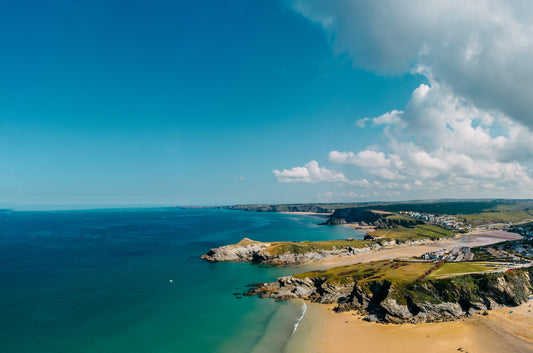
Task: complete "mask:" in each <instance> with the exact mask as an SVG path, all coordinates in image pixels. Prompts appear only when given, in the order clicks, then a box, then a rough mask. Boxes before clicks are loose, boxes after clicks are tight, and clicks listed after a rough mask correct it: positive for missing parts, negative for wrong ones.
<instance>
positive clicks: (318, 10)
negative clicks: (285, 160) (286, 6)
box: [284, 0, 533, 198]
mask: <svg viewBox="0 0 533 353" xmlns="http://www.w3.org/2000/svg"><path fill="white" fill-rule="evenodd" d="M292 7H293V8H294V9H295V10H296V11H297V12H299V13H301V14H302V15H303V16H305V17H307V18H309V19H310V20H312V21H315V22H318V23H320V24H321V25H322V26H323V28H324V29H325V30H326V31H327V32H328V33H329V34H330V39H331V41H332V43H333V45H334V50H335V51H336V52H337V53H347V54H348V55H349V56H350V57H351V59H352V62H353V64H354V65H355V66H357V67H360V68H364V69H367V70H373V71H375V72H377V73H378V74H383V73H385V74H389V73H395V74H402V73H412V74H415V75H422V76H424V77H425V79H426V81H427V82H426V83H424V84H421V85H419V86H418V87H417V88H416V89H414V90H413V92H412V94H411V97H410V99H409V101H408V102H407V103H406V105H405V107H403V109H401V110H400V109H395V110H391V111H388V112H385V113H384V114H382V115H380V116H377V117H374V118H370V117H365V118H363V119H359V120H357V121H356V123H355V124H356V126H358V127H359V128H364V127H365V126H368V125H369V124H370V123H371V124H372V125H373V126H374V127H380V128H381V129H382V131H383V136H384V137H385V139H386V143H384V144H375V145H373V146H372V147H367V148H365V149H362V150H359V151H357V150H356V151H353V152H350V151H344V152H341V151H336V150H334V151H331V152H330V153H329V154H328V160H329V161H330V162H332V163H337V164H340V165H343V166H344V168H346V172H348V170H349V168H351V171H354V170H359V171H360V172H361V171H362V172H363V174H366V175H367V176H366V175H365V179H360V180H358V181H357V182H355V181H352V182H349V181H347V182H345V183H344V184H343V185H344V186H343V187H345V188H354V189H365V190H367V192H368V193H369V195H373V197H379V196H381V195H388V196H389V197H391V198H393V197H396V196H397V195H402V193H404V195H421V196H422V197H428V196H438V197H530V195H531V194H532V193H533V182H532V180H531V177H530V175H531V169H530V168H531V167H532V164H533V133H532V132H531V128H533V90H532V89H531V82H533V65H531V62H533V2H531V1H528V0H527V1H526V0H517V1H505V0H489V1H476V0H474V1H468V2H465V1H459V0H450V1H436V0H435V1H432V0H430V1H427V0H409V1H407V2H399V1H395V0H382V1H377V2H376V1H351V0H331V1H321V0H293V1H292ZM397 108H401V107H397ZM528 127H529V128H528ZM353 166H355V167H358V168H354V167H353ZM294 169H296V168H293V170H294ZM291 171H292V170H291ZM284 172H285V171H284ZM336 173H340V172H336ZM342 175H343V177H344V174H342ZM345 178H346V177H345ZM346 180H348V178H346ZM363 180H364V181H365V182H363ZM347 192H355V193H356V194H360V191H359V190H354V191H351V190H350V191H347ZM398 193H399V194H398ZM405 193H406V194H405ZM335 195H337V196H339V197H340V195H341V194H339V193H337V194H335ZM408 197H410V196H408Z"/></svg>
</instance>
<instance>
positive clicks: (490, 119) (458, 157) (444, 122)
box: [328, 76, 533, 196]
mask: <svg viewBox="0 0 533 353" xmlns="http://www.w3.org/2000/svg"><path fill="white" fill-rule="evenodd" d="M428 78H429V84H422V85H420V86H419V87H418V88H416V89H415V90H414V91H413V93H412V96H411V99H410V100H409V102H408V103H407V104H406V106H405V109H404V111H402V113H401V114H399V113H394V114H395V115H396V116H398V119H401V122H398V121H396V120H391V119H388V122H387V123H384V125H385V127H384V129H383V133H384V135H385V136H386V140H387V141H388V143H387V144H386V145H383V146H380V147H381V148H382V149H383V150H384V151H382V150H374V149H365V150H362V151H359V152H357V153H353V152H339V151H331V152H330V153H329V155H328V159H329V161H330V162H333V163H338V164H347V165H355V166H357V167H359V168H360V169H361V170H363V171H364V172H366V173H368V174H371V175H375V176H377V177H378V178H377V179H376V181H375V182H374V185H373V186H374V187H378V188H379V187H381V189H389V190H390V189H397V190H401V189H403V190H405V191H412V190H421V191H423V192H424V193H425V194H426V195H427V194H428V193H438V192H440V195H441V196H445V195H444V194H443V193H445V192H446V190H450V189H453V190H462V192H470V193H475V192H476V191H480V190H489V189H490V190H492V191H498V192H500V191H501V192H504V191H505V190H506V188H507V187H508V186H511V187H512V188H515V189H516V188H520V189H522V190H529V191H531V190H532V187H533V184H532V181H531V179H530V177H529V172H530V171H529V168H528V167H527V166H528V165H529V164H530V159H531V157H532V156H533V143H532V142H533V134H532V133H531V132H530V131H529V130H528V129H527V128H525V127H524V126H523V125H522V124H521V123H519V122H516V121H514V120H512V119H510V118H509V117H508V116H506V115H504V114H503V113H500V112H497V111H492V110H485V109H481V108H478V107H476V106H475V105H474V104H473V103H472V102H471V101H469V100H467V99H465V98H463V97H460V96H457V95H456V94H455V93H454V92H453V91H452V90H451V88H450V87H448V86H445V85H443V84H439V83H438V82H436V81H434V80H433V79H432V78H431V76H428ZM395 112H398V111H395ZM391 114H392V112H391ZM382 116H383V115H382ZM371 120H372V119H371ZM380 179H381V180H383V181H384V182H385V181H387V180H388V181H389V182H388V183H380V181H379V180H380ZM392 180H394V181H396V182H398V181H402V182H403V184H395V183H391V182H390V181H392ZM383 185H389V187H387V188H383ZM498 195H501V193H500V194H498ZM469 196H474V194H472V195H469ZM503 196H504V195H503ZM515 196H517V195H515Z"/></svg>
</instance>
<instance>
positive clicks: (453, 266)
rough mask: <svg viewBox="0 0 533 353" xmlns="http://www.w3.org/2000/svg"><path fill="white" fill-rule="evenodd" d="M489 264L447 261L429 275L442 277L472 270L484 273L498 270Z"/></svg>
mask: <svg viewBox="0 0 533 353" xmlns="http://www.w3.org/2000/svg"><path fill="white" fill-rule="evenodd" d="M488 265H489V264H487V263H483V262H480V263H478V262H447V263H445V264H444V265H442V267H441V268H439V269H437V270H435V271H434V272H432V273H431V274H430V275H429V276H428V277H440V276H446V275H454V274H458V273H470V272H476V273H482V272H486V271H494V270H496V268H494V267H489V266H488Z"/></svg>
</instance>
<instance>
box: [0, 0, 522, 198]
mask: <svg viewBox="0 0 533 353" xmlns="http://www.w3.org/2000/svg"><path fill="white" fill-rule="evenodd" d="M336 3H339V4H336ZM342 3H343V2H342V1H333V2H332V5H331V8H329V7H328V6H326V8H323V6H322V5H321V4H320V3H316V2H313V1H309V2H305V1H303V2H298V1H295V2H286V1H271V2H255V1H254V2H251V1H232V2H221V1H177V2H155V1H90V2H68V1H58V0H52V1H49V2H46V3H43V2H40V1H24V2H21V1H4V2H2V4H1V5H0V43H1V44H2V55H1V56H0V70H1V78H2V79H1V84H0V167H1V169H2V173H1V174H0V205H6V206H12V205H17V206H19V207H23V206H24V205H26V206H27V205H52V206H53V205H128V204H132V205H142V204H170V205H172V204H180V205H181V204H195V205H198V204H228V203H254V202H269V203H277V202H305V201H326V202H333V201H366V200H382V199H400V198H402V199H405V198H408V199H409V198H429V197H438V196H442V197H446V196H449V195H450V193H449V192H446V189H445V188H443V187H442V185H443V183H444V185H445V184H446V182H447V181H448V180H451V179H450V178H452V177H453V178H457V177H458V176H457V173H458V171H457V170H459V169H458V168H459V167H460V166H459V167H458V166H457V165H456V164H454V163H452V162H449V161H448V159H447V158H448V157H447V156H444V155H442V154H440V155H438V154H435V153H438V150H439V148H441V149H442V148H444V149H446V148H447V147H446V146H444V145H443V146H440V145H438V146H433V147H435V148H433V149H427V148H419V149H411V150H409V151H410V152H409V153H411V154H406V156H407V155H408V156H410V157H409V158H411V159H413V158H414V157H413V156H416V155H417V153H418V156H421V154H420V153H419V152H424V153H426V154H428V156H427V157H428V158H429V157H431V158H432V159H428V160H427V161H429V162H428V163H429V164H428V163H426V164H421V165H420V166H418V167H420V168H429V169H428V173H426V174H427V176H424V177H418V176H417V175H413V174H412V173H411V174H410V173H407V172H406V171H405V170H406V168H405V165H406V164H407V163H408V162H409V161H411V159H409V158H408V157H405V156H404V155H402V153H401V152H399V151H398V150H397V149H395V148H396V147H395V146H393V145H391V140H394V139H395V138H397V137H398V136H404V135H405V136H404V137H402V139H400V138H399V137H398V141H397V144H403V146H411V145H413V144H414V145H415V146H416V147H420V146H423V144H424V143H423V142H420V141H416V136H418V132H417V133H416V134H414V135H413V133H412V131H411V134H408V133H406V130H407V132H409V131H408V130H409V127H410V126H414V123H413V121H414V120H416V119H417V117H418V119H422V120H424V118H423V117H419V115H420V114H423V112H422V113H420V110H423V109H422V108H420V107H418V106H417V103H416V101H413V97H414V95H415V93H413V92H414V91H415V90H416V89H419V88H420V87H423V86H425V87H429V88H430V94H434V95H436V96H438V97H440V98H442V97H443V96H445V95H446V94H448V95H452V98H450V99H451V100H452V101H453V97H456V96H460V97H465V100H467V101H468V102H472V105H473V106H474V107H475V108H476V109H478V108H479V109H485V110H483V111H481V112H480V111H475V112H474V113H472V111H473V110H472V109H473V108H471V107H467V108H468V109H470V110H469V112H470V113H472V114H474V116H472V117H471V118H467V120H468V119H470V120H469V121H471V123H470V126H471V127H473V128H474V130H475V128H476V127H478V126H479V127H480V128H482V129H485V130H483V131H482V132H485V133H487V134H488V136H490V138H492V139H494V138H497V137H498V136H499V135H498V131H500V130H501V129H500V130H496V128H493V127H495V126H500V125H497V124H495V123H492V122H491V123H490V124H489V125H486V124H485V125H483V124H481V125H480V121H481V120H482V117H483V116H485V115H484V114H485V112H488V113H487V114H489V113H492V112H494V111H497V112H499V111H502V112H503V113H502V114H506V115H505V117H506V119H510V121H511V122H512V124H520V128H521V130H520V129H519V130H520V131H525V132H524V133H529V130H528V128H527V127H525V126H527V121H525V120H524V119H521V118H520V117H518V118H516V119H515V118H514V117H513V115H512V114H511V113H510V110H506V107H503V106H501V107H484V106H479V103H478V102H480V101H481V98H483V97H481V98H480V99H478V100H476V97H475V96H472V95H468V94H467V93H468V87H467V88H464V87H458V88H456V86H454V85H453V82H452V80H451V79H448V78H447V77H446V75H444V74H442V73H440V72H438V70H437V69H435V68H439V66H438V65H437V64H435V66H434V67H435V68H433V67H432V66H431V64H432V63H433V62H432V61H429V60H427V62H417V60H416V58H415V59H413V58H410V57H407V59H406V58H405V57H403V56H401V54H402V53H392V54H393V55H397V56H398V57H399V58H400V59H401V60H403V61H406V62H407V64H406V65H407V66H406V67H402V65H400V64H398V65H396V63H395V64H394V65H392V64H390V63H387V62H384V61H383V60H377V58H378V55H383V56H384V55H389V53H387V51H386V50H385V49H386V48H388V47H387V46H389V47H390V43H385V42H384V43H383V44H382V45H383V47H382V48H373V47H372V46H371V45H370V44H369V43H371V42H372V41H376V38H381V37H382V36H377V35H373V34H372V33H371V30H369V32H368V33H366V32H365V31H366V30H363V32H361V31H359V32H358V31H356V30H354V31H353V32H351V31H352V29H351V28H349V26H346V25H342V23H343V22H342V21H346V22H347V23H350V22H349V21H350V17H349V15H350V13H351V11H355V10H357V11H356V13H355V14H356V15H360V14H361V13H364V11H367V12H369V13H370V12H371V11H374V10H373V9H355V10H354V9H350V6H349V5H346V4H344V8H346V10H347V11H342V10H343V4H342ZM337 5H338V6H339V7H336V6H337ZM344 12H346V13H344ZM326 14H327V15H328V16H329V17H328V16H325V15H326ZM343 16H346V18H344V17H343ZM328 18H329V19H331V18H334V19H336V20H335V21H333V22H328V21H329V20H328ZM332 23H333V25H332ZM361 33H363V35H361ZM353 40H355V41H356V42H355V44H350V43H351V41H353ZM358 41H362V42H363V44H364V43H366V44H364V45H363V44H361V43H359V42H358ZM378 42H379V40H378ZM396 44H397V45H402V43H401V42H400V43H396ZM369 46H370V47H369ZM384 48H385V49H384ZM413 50H414V49H413ZM417 50H418V49H417ZM363 52H364V55H362V53H363ZM359 55H361V58H360V57H359ZM372 55H373V56H372ZM376 62H378V63H381V64H380V65H381V66H376V65H377V64H375V63H376ZM369 63H374V64H369ZM428 63H429V64H428ZM424 65H425V66H424ZM428 65H429V66H428ZM423 66H424V67H426V71H424V70H422V69H420V68H421V67H423ZM432 69H433V70H432ZM427 70H430V73H428V71H427ZM441 71H444V70H441ZM439 75H440V76H439ZM443 75H444V77H441V76H443ZM475 79H476V78H473V79H472V80H475ZM450 82H451V83H450ZM421 85H423V86H421ZM465 90H466V91H465ZM465 92H466V93H465ZM424 97H427V96H424ZM435 99H437V98H435ZM466 105H467V104H465V106H466ZM517 106H519V104H517ZM410 107H411V108H410ZM412 107H414V108H412ZM424 107H426V106H425V105H424ZM424 107H423V108H424ZM426 108H427V107H426ZM430 108H431V107H430ZM461 108H463V107H461ZM500 108H501V109H500ZM410 109H411V111H414V112H413V113H411V114H410V115H409V111H410ZM417 109H418V110H417ZM443 109H444V108H443ZM458 109H459V108H457V107H455V108H454V113H453V114H457V115H460V116H463V115H464V114H467V113H464V112H462V111H458ZM465 109H466V108H465ZM498 109H499V110H498ZM394 110H396V111H398V112H400V113H399V115H398V114H397V118H398V119H399V120H398V119H397V120H394V119H393V120H394V121H393V122H392V123H391V122H390V121H388V122H386V123H380V121H381V122H382V121H383V120H384V119H385V118H382V119H381V120H371V119H372V118H376V117H379V116H382V115H383V114H385V113H387V112H391V111H394ZM432 112H433V110H432ZM445 113H446V112H444V113H443V114H445ZM470 113H468V114H470ZM417 114H418V115H417ZM426 114H427V109H426ZM461 114H463V115H461ZM468 114H467V115H468ZM433 115H435V114H433ZM392 116H395V117H396V115H395V114H392ZM412 116H414V117H412ZM364 118H369V119H366V120H364ZM389 120H390V119H389ZM485 120H487V121H488V120H490V119H489V118H485ZM398 121H399V122H400V123H398ZM455 122H456V123H457V126H464V119H463V120H460V121H458V122H457V121H455ZM446 124H447V126H448V127H450V126H452V125H453V124H454V122H453V121H452V122H446ZM450 124H451V125H450ZM418 125H420V124H418V123H417V126H418ZM453 126H455V125H453ZM505 126H507V125H505ZM514 126H515V125H513V127H514ZM522 127H523V128H522ZM491 128H492V130H491ZM394 129H396V130H397V131H396V130H395V131H393V130H394ZM508 129H511V128H508ZM452 130H453V129H452ZM454 131H455V130H454ZM509 131H510V130H509ZM509 131H507V132H505V131H504V133H506V134H507V135H509V134H510V132H509ZM391 134H393V135H394V138H391ZM413 136H415V137H413ZM428 136H429V140H432V139H433V138H432V134H431V133H430V134H429V135H428ZM527 136H529V135H527ZM426 137H427V136H426ZM506 137H507V136H506ZM447 138H448V139H449V137H447ZM453 138H455V137H453ZM457 138H459V137H457ZM427 140H428V138H426V142H427ZM437 140H438V139H436V140H435V141H437ZM439 141H440V140H439ZM439 141H437V142H435V143H434V141H430V142H431V143H432V144H433V145H435V144H438V143H442V142H439ZM409 144H411V145H409ZM513 146H514V145H513ZM481 147H482V146H481ZM448 150H449V148H448ZM332 151H337V152H338V153H342V155H335V154H332V153H333V152H332ZM365 151H367V152H365ZM368 151H370V152H373V154H372V153H370V152H368ZM435 151H437V152H435ZM361 152H364V153H363V154H362V155H361V154H360V153H361ZM448 152H450V153H451V152H453V153H456V154H457V153H458V151H455V150H453V151H452V150H449V151H448ZM459 152H461V151H459ZM349 153H352V157H353V158H351V157H350V155H349ZM365 153H366V154H365ZM369 153H370V154H369ZM495 153H496V152H495ZM502 153H503V152H502ZM530 155H531V154H530V153H529V152H528V151H526V156H525V157H524V158H523V159H524V161H522V160H513V159H509V158H507V160H504V157H502V160H497V161H496V163H502V165H501V166H499V165H498V166H497V168H500V169H501V170H505V171H507V173H508V174H509V175H511V174H512V175H514V176H516V175H518V174H519V173H520V172H522V174H523V175H522V174H520V175H518V176H516V177H517V178H521V177H523V176H524V175H525V177H528V173H529V169H528V163H529V160H530V159H529V158H530ZM365 156H366V157H370V160H367V159H365V160H363V159H364V158H363V157H365ZM395 156H397V157H395ZM424 157H425V156H422V157H421V158H424ZM350 158H351V159H350ZM454 158H457V157H454ZM415 159H416V158H415ZM419 159H420V158H419ZM434 160H440V161H445V162H446V161H448V162H446V163H448V164H446V165H442V166H441V165H437V164H435V161H434ZM310 161H316V163H318V165H319V168H325V169H320V170H319V173H321V174H320V175H325V176H319V177H318V178H315V177H309V178H301V177H300V174H299V173H300V172H301V171H302V170H300V169H293V168H305V167H304V166H305V165H307V163H309V162H310ZM394 161H396V162H394ZM398 161H399V162H398ZM489 161H492V159H491V158H489ZM513 163H514V165H515V167H516V168H515V169H516V170H515V169H513V170H510V171H509V170H508V169H509V168H511V167H509V166H510V165H512V164H513ZM516 164H518V165H519V167H517V166H516ZM393 165H394V166H395V167H394V168H396V169H394V168H393V167H392V166H393ZM415 167H416V166H415ZM384 168H386V169H387V170H386V171H384V170H382V169H384ZM402 168H403V169H402ZM431 168H433V169H431ZM520 168H522V169H520ZM463 169H464V168H463ZM435 170H437V171H439V173H440V174H439V175H438V176H434V174H435V173H433V172H434V171H435ZM461 170H462V169H461ZM273 171H277V172H278V173H277V174H276V172H273ZM443 171H444V172H443ZM305 172H306V171H304V173H305ZM330 172H331V173H333V174H331V173H330ZM422 172H423V171H421V172H420V173H422ZM328 173H330V174H328ZM432 173H433V174H432ZM465 173H466V174H465V175H464V177H471V178H475V177H476V176H475V175H473V174H472V173H470V174H468V173H467V172H465ZM513 173H514V174H513ZM517 173H518V174H517ZM341 174H342V177H337V178H336V179H335V178H333V179H332V178H330V177H328V175H337V176H339V175H341ZM417 174H418V173H417ZM422 174H423V173H422ZM452 174H453V175H452ZM424 175H425V174H424ZM506 175H507V174H506ZM395 176H397V178H396V179H394V177H395ZM502 178H503V179H501V180H503V181H505V182H507V183H510V182H511V181H513V180H514V181H516V180H515V179H512V177H509V178H507V179H505V180H504V178H505V176H502ZM454 180H455V179H454ZM527 182H529V181H527ZM391 183H394V184H396V185H387V184H391ZM431 183H440V184H439V185H440V186H439V185H437V184H431ZM489 183H492V184H493V187H492V186H491V187H488V188H486V189H483V191H484V192H483V193H481V194H482V195H483V196H491V195H494V196H499V194H498V192H499V191H498V190H500V191H501V190H503V189H501V188H502V185H501V183H500V179H498V180H497V181H496V182H494V180H489V181H488V182H487V184H489ZM409 185H411V186H409ZM430 185H431V186H430ZM422 186H423V188H422ZM417 187H418V189H417ZM528 190H529V189H528ZM515 191H517V192H518V193H520V192H522V191H523V189H520V190H515ZM501 192H503V191H501ZM471 194H472V196H476V195H479V190H471ZM461 195H464V192H461ZM452 196H453V193H452Z"/></svg>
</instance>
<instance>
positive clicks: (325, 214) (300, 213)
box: [276, 211, 333, 218]
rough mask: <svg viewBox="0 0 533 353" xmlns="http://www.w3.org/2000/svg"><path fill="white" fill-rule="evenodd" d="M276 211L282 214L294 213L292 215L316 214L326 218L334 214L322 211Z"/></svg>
mask: <svg viewBox="0 0 533 353" xmlns="http://www.w3.org/2000/svg"><path fill="white" fill-rule="evenodd" d="M276 213H281V214H289V215H290V214H292V215H300V216H315V217H322V218H326V217H329V216H331V215H332V214H333V212H331V213H320V212H289V211H287V212H276Z"/></svg>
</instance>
